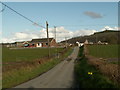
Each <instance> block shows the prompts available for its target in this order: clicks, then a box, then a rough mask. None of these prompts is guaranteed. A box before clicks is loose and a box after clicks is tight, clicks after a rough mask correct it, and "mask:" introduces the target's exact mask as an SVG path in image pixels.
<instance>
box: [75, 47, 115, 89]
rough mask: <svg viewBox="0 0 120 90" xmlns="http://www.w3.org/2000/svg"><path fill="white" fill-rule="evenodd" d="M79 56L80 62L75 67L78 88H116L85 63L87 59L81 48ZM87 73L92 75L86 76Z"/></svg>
mask: <svg viewBox="0 0 120 90" xmlns="http://www.w3.org/2000/svg"><path fill="white" fill-rule="evenodd" d="M81 51H82V52H81ZM79 56H80V57H81V60H79V61H78V62H77V63H76V65H75V74H76V80H77V83H78V85H79V87H80V88H116V86H115V85H114V84H113V83H112V82H111V81H110V80H109V79H108V78H107V77H105V76H103V75H102V74H101V73H100V72H99V70H97V69H96V68H95V67H94V66H93V65H90V64H88V63H87V58H86V57H85V56H84V54H83V47H81V48H80V53H79ZM88 72H92V74H88Z"/></svg>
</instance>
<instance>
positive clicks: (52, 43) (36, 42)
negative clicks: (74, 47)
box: [30, 38, 57, 47]
mask: <svg viewBox="0 0 120 90" xmlns="http://www.w3.org/2000/svg"><path fill="white" fill-rule="evenodd" d="M49 42H50V47H55V46H56V45H57V43H56V41H55V39H54V38H49ZM30 44H32V45H33V46H35V47H47V46H48V42H47V38H41V39H32V41H31V42H30Z"/></svg>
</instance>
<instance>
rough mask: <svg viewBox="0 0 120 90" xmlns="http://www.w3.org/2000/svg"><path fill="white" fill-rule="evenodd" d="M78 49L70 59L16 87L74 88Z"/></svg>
mask: <svg viewBox="0 0 120 90" xmlns="http://www.w3.org/2000/svg"><path fill="white" fill-rule="evenodd" d="M78 51H79V47H75V48H74V50H73V52H72V54H71V55H70V56H68V60H67V59H65V60H64V61H62V62H61V63H59V64H58V65H56V66H55V67H54V68H52V69H51V70H49V71H48V72H46V73H44V74H42V75H40V76H38V77H37V78H35V79H32V80H30V81H28V82H25V83H23V84H20V85H18V86H16V87H14V88H72V87H73V85H74V82H75V81H74V60H75V59H76V58H77V55H78ZM70 59H71V60H70Z"/></svg>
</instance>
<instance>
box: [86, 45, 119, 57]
mask: <svg viewBox="0 0 120 90" xmlns="http://www.w3.org/2000/svg"><path fill="white" fill-rule="evenodd" d="M87 48H88V52H89V55H92V56H95V57H102V58H118V57H120V56H119V53H118V49H119V48H120V45H88V46H87Z"/></svg>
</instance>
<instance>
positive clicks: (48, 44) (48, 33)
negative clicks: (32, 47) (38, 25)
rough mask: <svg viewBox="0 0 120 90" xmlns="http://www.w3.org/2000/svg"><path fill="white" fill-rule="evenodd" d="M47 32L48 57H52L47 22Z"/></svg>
mask: <svg viewBox="0 0 120 90" xmlns="http://www.w3.org/2000/svg"><path fill="white" fill-rule="evenodd" d="M46 31H47V43H48V57H50V43H49V33H48V22H47V21H46Z"/></svg>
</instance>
